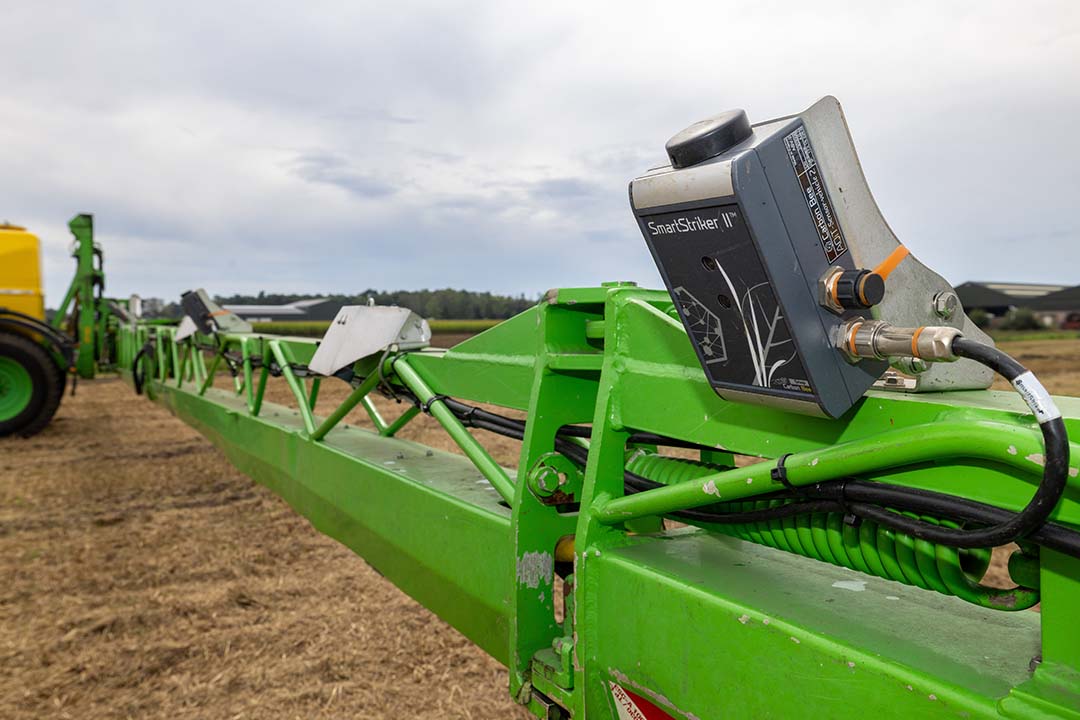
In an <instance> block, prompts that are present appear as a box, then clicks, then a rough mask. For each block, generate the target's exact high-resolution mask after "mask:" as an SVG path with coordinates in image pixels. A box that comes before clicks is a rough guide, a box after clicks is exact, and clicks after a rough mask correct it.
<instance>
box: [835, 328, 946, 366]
mask: <svg viewBox="0 0 1080 720" xmlns="http://www.w3.org/2000/svg"><path fill="white" fill-rule="evenodd" d="M960 335H962V333H961V332H960V331H959V330H957V329H956V328H953V327H947V326H923V327H917V328H902V327H895V326H893V325H890V324H889V323H887V322H884V321H881V320H850V321H848V322H846V323H844V324H843V325H841V326H840V330H839V333H838V335H837V338H836V344H837V347H838V348H839V349H840V350H842V351H843V352H844V353H845V354H846V355H847V356H848V357H849V358H851V359H852V360H858V359H860V358H873V359H875V360H887V359H889V358H896V357H910V358H919V359H921V360H926V361H928V362H952V361H953V360H956V359H957V356H956V355H955V354H954V353H953V351H952V343H953V340H955V339H956V338H957V337H959V336H960Z"/></svg>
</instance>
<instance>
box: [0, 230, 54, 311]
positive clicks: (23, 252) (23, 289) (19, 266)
mask: <svg viewBox="0 0 1080 720" xmlns="http://www.w3.org/2000/svg"><path fill="white" fill-rule="evenodd" d="M39 246H40V243H39V241H38V239H37V235H34V234H33V233H29V232H27V231H26V228H21V227H18V226H16V225H8V224H6V223H5V224H0V307H5V308H8V309H9V310H16V311H18V312H21V313H26V314H27V315H32V316H33V317H36V318H38V319H39V320H44V319H45V296H44V295H43V294H42V292H41V252H40V247H39Z"/></svg>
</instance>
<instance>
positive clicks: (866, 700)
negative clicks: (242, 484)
mask: <svg viewBox="0 0 1080 720" xmlns="http://www.w3.org/2000/svg"><path fill="white" fill-rule="evenodd" d="M175 333H176V330H175V329H174V328H167V327H153V328H152V327H148V326H131V327H126V328H123V329H122V331H121V341H120V354H121V358H120V361H121V365H122V366H124V367H132V366H134V367H135V370H136V372H137V373H138V374H141V375H145V377H143V378H141V381H142V383H143V385H144V387H145V391H146V392H147V394H149V395H150V396H151V397H152V398H153V399H155V400H157V401H158V402H161V403H162V404H164V405H166V406H167V407H169V408H170V409H171V410H172V411H173V412H174V413H176V414H177V415H178V416H179V417H180V418H182V419H183V420H184V421H186V422H188V423H190V424H192V425H193V426H194V427H196V428H198V429H199V430H200V431H202V432H203V433H205V434H206V435H207V436H208V437H209V438H210V439H211V440H212V441H213V442H214V443H215V444H216V445H218V446H219V447H220V448H222V450H223V451H224V452H225V453H226V454H227V455H228V456H229V458H230V459H231V461H232V462H233V463H235V464H236V465H237V467H239V468H240V469H241V470H243V471H244V472H246V473H248V474H250V475H251V476H252V477H253V478H255V479H257V480H258V481H259V482H261V483H264V484H266V485H267V486H268V487H270V488H271V489H273V490H274V491H276V492H277V493H279V494H280V495H281V496H282V497H284V498H285V499H286V500H287V501H288V502H289V503H290V504H291V505H293V507H295V508H296V509H297V511H299V512H300V513H302V514H304V515H305V516H307V517H308V518H309V519H310V520H311V521H312V523H313V524H314V525H315V526H316V527H317V528H318V529H319V530H321V531H322V532H324V533H326V534H328V535H330V536H332V537H334V538H336V539H338V540H339V541H341V542H342V543H344V544H346V545H347V546H349V547H350V548H352V549H353V550H354V551H356V552H357V553H358V554H360V555H362V556H363V557H364V558H365V559H366V560H367V561H368V562H369V563H371V564H372V565H373V566H374V567H375V568H377V569H378V570H379V572H380V573H382V574H384V575H385V576H386V577H388V578H389V579H391V580H392V581H393V582H394V583H396V584H397V585H398V586H399V587H401V588H402V589H403V590H405V591H406V592H407V593H409V594H410V595H412V596H413V597H414V598H416V599H417V600H419V601H420V602H421V603H423V604H424V605H426V606H427V607H429V608H431V609H432V610H434V611H435V612H436V613H438V614H439V615H440V616H441V617H443V618H445V619H446V620H447V621H448V622H450V623H451V624H453V625H454V626H455V627H456V628H457V629H458V630H460V631H461V632H462V633H464V634H465V635H466V636H468V637H469V638H470V639H471V640H473V641H474V642H476V643H477V644H479V645H480V646H481V647H482V648H484V649H485V650H486V651H487V652H488V653H490V654H491V655H493V656H494V657H496V658H497V659H499V660H500V661H501V662H503V663H505V664H506V665H508V666H509V668H510V669H511V678H512V685H513V687H512V691H513V692H514V693H515V695H516V696H517V697H518V698H520V699H521V700H523V701H526V702H528V703H529V706H530V707H531V708H532V709H534V710H535V711H537V712H538V713H539V714H540V715H541V716H545V713H548V712H551V713H557V712H561V711H560V710H558V709H557V708H565V709H566V710H567V711H569V712H572V713H573V714H574V715H573V716H574V717H582V716H586V715H585V712H586V709H587V712H588V715H587V716H589V717H611V718H616V717H667V716H671V717H675V718H681V717H695V716H696V717H701V718H709V717H727V716H731V715H734V716H736V717H765V716H775V717H799V716H807V715H812V716H816V717H841V716H852V715H854V714H855V713H859V714H862V713H866V714H868V715H870V716H877V717H930V716H937V715H940V716H942V717H946V716H948V717H955V716H957V714H960V713H968V714H969V716H970V717H998V716H999V713H1000V714H1004V715H1005V716H1008V717H1036V716H1039V712H1041V711H1042V709H1044V708H1045V707H1047V706H1046V705H1044V704H1045V703H1051V705H1050V707H1053V708H1057V709H1059V710H1061V711H1062V712H1065V708H1067V707H1070V706H1072V707H1076V703H1077V702H1078V701H1080V695H1076V694H1073V692H1074V691H1076V690H1077V689H1078V686H1077V685H1076V684H1075V681H1076V675H1075V673H1076V671H1077V668H1080V633H1077V631H1076V623H1077V620H1078V618H1077V613H1078V612H1080V610H1078V608H1080V560H1077V559H1076V558H1074V557H1071V556H1069V555H1068V554H1065V553H1063V552H1059V551H1056V550H1048V549H1047V548H1046V547H1042V548H1039V547H1037V546H1036V545H1034V544H1028V543H1022V546H1024V547H1025V552H1024V553H1023V554H1022V555H1017V556H1016V558H1017V559H1016V560H1015V561H1014V566H1015V568H1016V569H1015V570H1014V577H1016V578H1017V580H1018V581H1022V586H1021V587H1019V588H1017V589H1014V590H1005V591H1002V590H994V589H987V588H982V587H980V586H979V585H978V584H977V582H976V581H975V580H973V579H972V578H976V579H977V577H978V574H979V570H980V566H981V567H985V563H986V559H987V554H988V553H987V551H985V550H957V549H955V548H949V547H945V546H941V545H935V544H931V543H929V542H925V541H921V540H917V539H912V538H909V537H906V536H900V535H898V534H895V533H893V532H892V531H890V530H887V529H885V528H883V527H880V526H878V525H877V524H875V523H874V522H872V521H870V520H865V519H864V520H862V521H858V520H852V519H851V518H847V521H845V513H844V511H843V510H841V509H837V510H836V511H833V512H829V511H828V507H827V506H824V505H823V506H822V512H817V513H813V514H810V515H805V516H803V515H798V516H792V517H789V518H781V519H763V520H760V521H756V522H742V523H735V524H724V525H720V524H716V523H713V522H707V521H705V520H704V519H698V518H696V517H689V518H683V521H684V522H689V523H693V524H694V525H698V526H699V527H693V526H688V527H680V528H677V529H672V528H671V523H668V524H667V527H666V528H665V523H664V521H663V520H662V518H664V517H667V518H675V519H679V518H678V516H677V515H676V514H675V513H676V512H677V511H680V510H689V509H692V508H699V509H708V508H703V506H710V505H711V506H713V510H714V511H715V512H717V513H718V514H719V513H725V512H746V511H750V510H756V509H759V508H768V507H772V506H778V505H783V504H786V503H792V502H795V501H794V500H790V499H787V500H785V499H783V498H782V497H777V498H775V499H761V496H762V495H763V494H766V493H777V494H778V495H782V493H778V491H784V490H785V486H784V485H783V484H782V483H780V482H778V481H777V480H774V479H773V477H772V476H773V474H774V473H773V470H774V468H775V467H776V462H775V461H774V460H768V461H764V462H761V463H757V464H751V465H745V466H743V465H742V463H739V464H738V466H736V463H735V462H734V461H733V454H736V455H746V456H754V457H766V458H775V457H776V456H778V455H779V454H781V453H791V455H790V456H789V457H787V458H786V463H785V467H786V469H787V473H786V475H787V482H789V483H790V484H791V485H792V486H793V487H794V488H795V493H794V496H795V497H798V493H799V490H800V489H801V488H802V487H804V486H808V485H812V484H814V483H827V482H828V481H833V480H840V479H843V478H853V477H858V478H859V479H860V481H862V484H864V485H868V484H872V483H873V481H875V480H881V481H886V482H887V483H889V485H890V486H901V487H904V488H920V489H926V490H934V491H939V492H942V493H947V494H949V495H955V496H960V497H962V498H965V499H966V500H967V501H970V502H973V503H984V504H986V505H989V506H993V507H994V508H1000V509H1001V510H1003V511H1004V510H1007V511H1017V510H1020V509H1021V508H1022V507H1023V506H1024V505H1025V504H1026V503H1027V502H1028V499H1029V498H1030V497H1031V495H1032V492H1033V490H1034V488H1035V487H1036V486H1037V485H1038V481H1039V478H1040V476H1041V473H1042V471H1043V464H1042V463H1043V459H1042V457H1043V456H1042V453H1043V450H1042V445H1041V440H1040V437H1039V434H1038V431H1037V430H1036V428H1035V425H1034V424H1033V422H1032V418H1031V416H1030V414H1028V411H1027V409H1026V407H1025V406H1024V404H1023V402H1022V401H1020V400H1019V398H1017V397H1016V396H1015V395H1014V394H1012V393H1000V392H991V391H976V392H966V393H951V394H924V395H905V394H893V393H888V392H878V391H872V392H871V393H870V394H869V396H868V397H867V398H866V400H865V401H864V402H862V403H861V404H860V405H859V406H858V407H857V408H856V409H855V411H854V412H852V413H851V414H850V415H848V416H845V417H844V418H843V419H842V420H839V421H837V420H829V419H825V418H818V417H808V416H801V415H795V414H791V413H786V412H783V411H781V410H777V409H773V408H768V407H754V406H747V405H739V404H734V403H729V402H725V401H723V400H720V399H718V398H717V397H716V395H715V393H714V392H713V390H712V389H711V388H710V386H709V383H708V382H707V380H706V378H705V376H704V375H703V373H702V370H701V368H700V366H699V364H698V360H697V358H696V357H695V354H694V350H693V349H692V347H691V344H690V342H689V341H688V339H687V336H686V333H685V331H684V330H683V327H682V325H681V323H680V322H679V321H678V319H677V316H676V313H675V309H674V306H673V303H672V301H671V298H670V296H669V295H668V293H666V292H658V291H650V290H643V289H639V288H636V287H632V286H626V285H618V284H616V285H611V286H607V287H602V288H590V289H571V290H559V291H557V292H552V293H550V294H549V296H548V298H547V299H546V300H545V301H544V302H542V303H541V304H540V305H538V306H537V307H536V308H535V309H533V310H530V311H528V312H526V313H524V314H522V315H519V316H517V317H516V318H513V319H511V320H509V321H506V322H504V323H502V324H501V325H498V326H496V327H495V328H492V329H491V330H489V331H487V332H485V333H483V334H481V335H478V336H476V337H474V338H472V339H470V340H467V341H465V342H463V343H461V344H460V345H458V346H457V347H455V348H453V349H452V350H448V351H441V350H431V349H420V350H413V351H400V350H398V349H397V347H396V346H395V345H393V343H387V344H386V345H385V347H386V348H387V349H386V350H384V351H383V352H380V353H376V354H371V355H368V356H367V357H365V358H363V359H360V360H359V361H358V362H356V363H355V364H350V365H348V366H347V367H346V368H345V370H344V371H340V372H339V373H338V376H336V377H334V376H330V377H324V376H318V375H313V374H312V372H311V370H310V367H309V366H310V363H311V362H312V358H313V357H314V355H315V353H316V351H317V347H316V342H315V341H312V340H306V339H302V338H285V337H273V336H268V335H260V334H255V333H242V334H229V333H219V334H217V335H216V336H214V337H208V336H204V335H201V334H196V335H192V336H190V337H188V338H187V339H185V340H183V341H180V342H176V341H175V340H174V335H175ZM144 348H145V350H144ZM140 351H143V354H142V355H141V356H140V357H139V359H138V361H137V362H136V354H137V353H139V352H140ZM226 366H227V367H229V368H230V369H231V370H232V379H231V380H229V375H222V374H220V373H217V372H216V370H217V369H218V368H223V367H226ZM223 380H224V381H227V382H223ZM268 382H285V383H287V384H288V386H289V387H290V388H291V390H292V393H293V397H294V402H293V403H292V405H291V406H290V407H282V406H279V405H274V404H271V403H268V402H264V401H263V396H264V390H265V388H266V385H267V383H268ZM320 382H322V383H327V382H349V383H350V384H351V385H352V386H353V387H354V388H355V389H354V390H353V391H352V393H351V394H350V396H349V398H348V400H346V401H345V403H344V404H342V405H341V406H339V407H325V408H318V407H317V406H316V396H317V392H318V388H319V383H320ZM373 391H380V392H383V393H390V394H394V395H396V396H398V397H399V398H401V399H402V400H403V402H402V404H401V407H402V409H403V411H402V413H401V415H400V417H398V418H382V417H380V416H379V415H378V414H377V412H376V411H375V410H374V407H373V405H371V404H370V399H369V397H368V395H369V393H371V392H373ZM476 403H484V404H490V405H497V406H501V407H505V408H512V409H515V410H519V411H525V412H526V413H527V417H528V419H527V421H525V422H524V423H516V422H515V421H508V420H505V419H504V420H499V419H498V416H497V415H496V414H495V413H488V412H485V411H483V410H470V409H468V408H470V407H472V406H475V404H476ZM359 404H364V405H366V406H367V407H368V409H369V411H370V412H371V413H372V419H373V420H374V421H375V424H376V426H377V427H378V428H379V432H378V433H373V432H370V431H367V430H363V429H360V428H357V427H353V426H348V427H346V426H344V424H342V423H341V419H342V418H343V417H344V415H345V414H346V413H347V412H348V411H349V410H351V409H352V408H354V407H356V406H357V405H359ZM1058 404H1059V406H1060V407H1061V409H1062V411H1063V412H1064V414H1065V416H1066V422H1067V424H1068V425H1069V429H1070V430H1072V431H1073V432H1077V431H1080V401H1076V400H1072V399H1059V400H1058ZM421 411H427V412H429V413H430V414H431V415H433V416H434V417H435V419H437V420H438V421H439V422H440V423H441V424H442V425H443V426H444V427H445V428H446V430H447V432H448V433H449V434H450V436H451V437H452V438H453V439H454V440H455V441H456V442H457V443H458V444H459V445H460V446H461V448H462V450H463V451H464V457H463V456H461V455H451V454H447V453H444V452H440V451H437V450H431V449H429V448H427V447H424V446H421V445H417V444H415V443H412V442H408V441H405V440H398V439H395V438H394V437H393V435H394V433H395V431H396V430H398V429H399V428H400V427H401V426H402V425H404V424H405V423H407V422H409V420H411V419H412V418H413V417H415V416H416V415H417V414H418V413H419V412H421ZM489 415H491V416H490V417H489ZM470 425H471V426H472V427H474V428H480V429H481V430H482V431H496V432H498V431H500V430H505V431H506V432H505V433H504V434H516V435H517V436H518V437H520V438H521V440H522V449H521V458H520V461H519V463H518V468H519V470H518V471H517V472H516V473H515V472H514V471H511V470H507V469H504V468H501V467H499V466H498V465H497V464H496V463H495V462H494V461H492V459H491V458H490V457H489V456H488V455H487V453H486V452H485V451H484V449H483V446H482V440H483V432H477V433H475V435H476V439H474V437H473V434H470V432H469V431H467V430H466V427H467V426H470ZM478 439H479V440H480V441H481V442H478V441H477V440H478ZM663 445H677V446H681V447H684V448H692V449H694V451H695V452H696V459H690V455H691V454H690V453H685V452H684V453H683V455H684V456H686V459H671V458H669V457H664V456H662V455H660V454H658V453H657V447H658V446H663ZM1074 451H1075V448H1074ZM1074 454H1075V452H1074ZM582 461H583V462H582ZM628 472H629V473H630V474H631V475H633V476H638V477H643V478H649V479H650V480H653V481H655V482H656V483H659V484H661V485H663V486H665V487H661V488H653V489H647V490H644V491H643V492H635V493H629V492H628V491H627V487H628V485H627V479H626V478H627V473H628ZM1077 490H1078V488H1076V487H1075V486H1074V487H1073V488H1071V489H1070V491H1069V493H1067V496H1066V498H1065V499H1064V500H1062V502H1061V503H1060V504H1059V506H1058V508H1057V510H1056V511H1055V514H1054V521H1055V522H1056V523H1063V524H1068V525H1072V526H1076V525H1080V504H1078V502H1077V498H1078V497H1080V496H1078V495H1077ZM851 492H852V493H855V492H856V491H855V489H854V488H853V489H852V490H851ZM859 497H861V496H859V495H857V494H854V495H853V498H859ZM751 498H753V499H751ZM822 502H824V501H822ZM852 503H853V504H855V501H854V500H852ZM716 504H720V505H721V506H722V507H716ZM919 515H920V516H929V515H930V513H926V512H923V513H919ZM942 524H946V523H945V521H942ZM766 546H771V547H766ZM771 548H779V549H781V550H786V551H788V552H786V553H785V552H778V551H777V550H774V549H771ZM811 558H813V559H811ZM822 561H824V562H822ZM560 575H562V576H563V577H562V578H561V579H562V583H561V584H562V588H563V589H562V592H559V591H558V590H557V585H558V584H559V583H556V582H555V578H557V577H559V576H560ZM884 578H887V579H884ZM1040 599H1041V601H1042V614H1041V615H1039V614H1036V613H1032V612H1002V611H1007V610H1017V609H1020V608H1024V607H1029V606H1031V605H1032V604H1033V603H1034V602H1036V601H1038V600H1040ZM564 603H565V605H566V615H565V617H566V620H565V621H564V622H563V623H561V624H560V623H557V622H556V621H555V619H554V618H555V615H554V606H555V604H559V605H562V604H564ZM1033 670H1034V673H1033ZM629 705H635V706H637V707H638V708H652V707H654V706H655V708H658V709H659V710H655V711H654V710H649V709H643V710H641V712H642V713H644V714H643V715H634V714H623V715H620V714H619V713H620V710H619V708H620V707H628V706H629ZM549 708H550V710H549ZM661 711H662V712H663V713H666V714H650V713H653V712H661ZM626 712H630V711H626Z"/></svg>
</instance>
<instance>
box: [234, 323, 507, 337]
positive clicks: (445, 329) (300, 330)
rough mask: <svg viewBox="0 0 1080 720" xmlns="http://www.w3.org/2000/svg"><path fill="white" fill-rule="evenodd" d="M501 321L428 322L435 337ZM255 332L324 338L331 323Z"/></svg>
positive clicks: (267, 326) (259, 327) (271, 326)
mask: <svg viewBox="0 0 1080 720" xmlns="http://www.w3.org/2000/svg"><path fill="white" fill-rule="evenodd" d="M500 322H502V321H501V320H428V324H429V325H431V332H432V333H433V334H435V335H445V334H462V335H463V334H468V333H478V332H483V331H484V330H487V329H488V328H489V327H492V326H493V325H497V324H498V323H500ZM252 325H253V326H254V328H255V332H261V333H268V334H270V335H294V336H295V335H299V336H301V337H322V336H323V335H324V334H325V333H326V328H328V327H330V323H329V322H326V321H321V320H320V321H312V320H285V321H278V322H260V323H252Z"/></svg>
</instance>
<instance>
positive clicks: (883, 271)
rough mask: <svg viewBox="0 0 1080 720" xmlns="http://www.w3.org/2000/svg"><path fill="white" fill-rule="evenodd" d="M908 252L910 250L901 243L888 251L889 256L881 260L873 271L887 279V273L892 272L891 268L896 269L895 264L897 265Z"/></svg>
mask: <svg viewBox="0 0 1080 720" xmlns="http://www.w3.org/2000/svg"><path fill="white" fill-rule="evenodd" d="M910 254H911V251H910V250H908V249H907V248H906V247H904V246H903V245H900V246H898V247H897V248H896V249H895V250H893V251H892V252H891V253H889V257H887V258H885V259H884V260H882V261H881V263H880V264H879V265H878V266H877V267H876V268H874V272H875V273H876V274H878V275H880V276H881V279H882V280H888V279H889V275H890V274H891V273H892V271H893V270H895V269H896V266H897V265H899V264H900V262H901V261H902V260H903V259H904V258H906V257H907V256H908V255H910Z"/></svg>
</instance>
